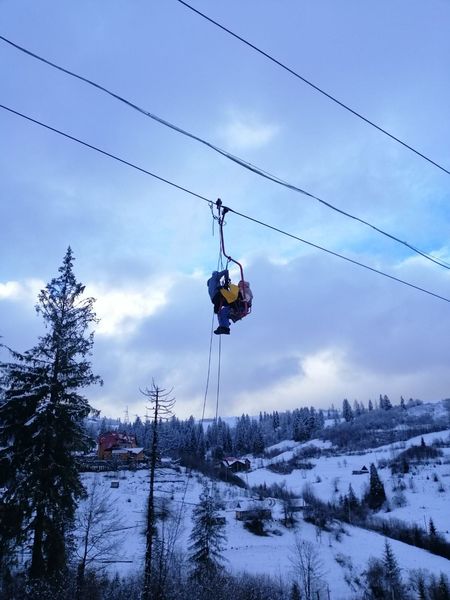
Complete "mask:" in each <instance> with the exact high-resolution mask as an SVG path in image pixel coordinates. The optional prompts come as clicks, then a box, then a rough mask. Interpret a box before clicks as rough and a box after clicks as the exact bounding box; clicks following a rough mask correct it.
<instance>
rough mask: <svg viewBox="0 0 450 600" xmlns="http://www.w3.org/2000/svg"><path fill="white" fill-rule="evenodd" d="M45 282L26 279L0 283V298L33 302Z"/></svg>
mask: <svg viewBox="0 0 450 600" xmlns="http://www.w3.org/2000/svg"><path fill="white" fill-rule="evenodd" d="M44 287H45V283H44V282H43V281H41V280H40V279H26V280H25V281H24V282H20V281H7V282H5V283H0V300H17V301H19V302H30V301H32V302H35V301H36V299H37V296H38V294H39V292H40V291H41V289H42V288H44Z"/></svg>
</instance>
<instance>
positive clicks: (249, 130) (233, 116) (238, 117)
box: [220, 111, 280, 150]
mask: <svg viewBox="0 0 450 600" xmlns="http://www.w3.org/2000/svg"><path fill="white" fill-rule="evenodd" d="M279 130H280V128H279V127H278V125H274V124H272V123H264V122H263V121H262V120H261V119H260V118H259V117H257V116H255V115H252V114H242V113H237V112H235V111H233V112H231V113H230V115H229V117H228V122H227V123H226V124H225V125H224V126H223V127H222V128H221V129H220V136H221V137H222V138H223V139H224V141H225V143H226V145H227V147H229V148H232V149H239V150H246V149H249V148H261V147H263V146H266V145H267V144H268V143H269V142H271V141H272V140H273V138H274V137H275V136H276V135H277V134H278V132H279Z"/></svg>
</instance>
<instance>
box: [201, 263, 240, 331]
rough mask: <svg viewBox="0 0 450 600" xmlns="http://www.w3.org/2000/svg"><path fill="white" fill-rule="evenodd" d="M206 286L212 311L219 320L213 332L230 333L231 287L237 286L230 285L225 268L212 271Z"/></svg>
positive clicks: (232, 293) (232, 294) (232, 291)
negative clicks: (212, 306) (212, 305)
mask: <svg viewBox="0 0 450 600" xmlns="http://www.w3.org/2000/svg"><path fill="white" fill-rule="evenodd" d="M222 279H223V282H222ZM207 286H208V293H209V297H210V298H211V302H212V303H213V304H214V312H215V313H216V315H217V318H218V320H219V327H218V328H217V329H216V330H215V331H214V333H215V334H216V335H222V334H224V335H230V304H232V302H233V300H232V299H233V296H234V290H233V289H232V288H237V286H233V284H231V285H230V280H229V277H228V270H227V269H225V270H224V271H213V272H212V274H211V277H210V278H209V279H208V281H207ZM222 292H223V293H222ZM230 294H231V295H230ZM226 296H227V297H226ZM236 298H237V293H236ZM236 298H235V300H236ZM230 300H231V301H230Z"/></svg>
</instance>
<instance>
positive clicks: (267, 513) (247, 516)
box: [235, 508, 272, 521]
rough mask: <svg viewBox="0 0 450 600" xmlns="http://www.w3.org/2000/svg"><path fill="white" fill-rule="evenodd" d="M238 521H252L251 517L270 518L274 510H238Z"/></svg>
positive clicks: (236, 514)
mask: <svg viewBox="0 0 450 600" xmlns="http://www.w3.org/2000/svg"><path fill="white" fill-rule="evenodd" d="M235 516H236V521H250V520H251V519H263V520H270V519H271V518H272V511H271V510H270V509H268V508H249V509H247V510H237V511H236V513H235Z"/></svg>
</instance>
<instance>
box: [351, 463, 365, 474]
mask: <svg viewBox="0 0 450 600" xmlns="http://www.w3.org/2000/svg"><path fill="white" fill-rule="evenodd" d="M368 472H369V469H368V468H367V467H366V465H364V466H363V467H362V469H359V470H358V469H356V470H355V471H352V475H367V474H368Z"/></svg>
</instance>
